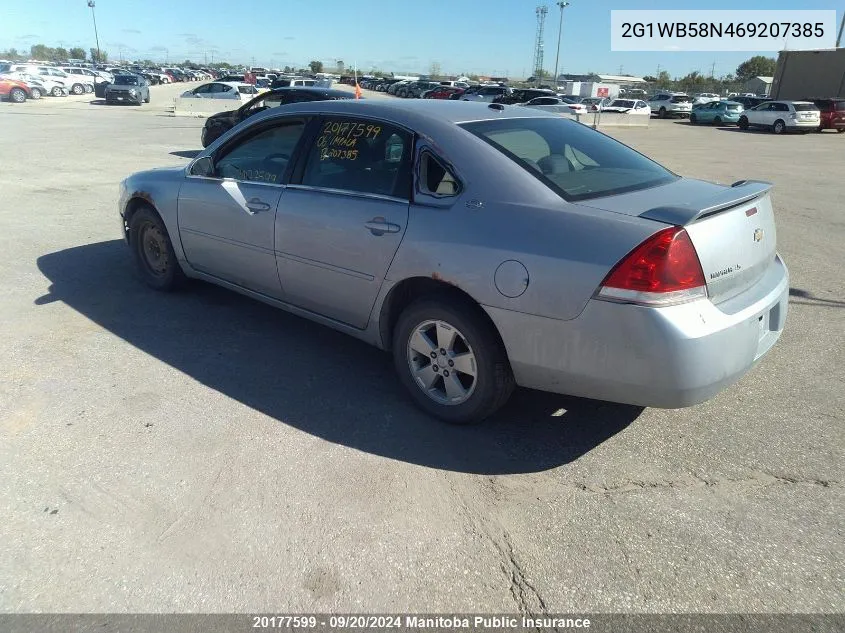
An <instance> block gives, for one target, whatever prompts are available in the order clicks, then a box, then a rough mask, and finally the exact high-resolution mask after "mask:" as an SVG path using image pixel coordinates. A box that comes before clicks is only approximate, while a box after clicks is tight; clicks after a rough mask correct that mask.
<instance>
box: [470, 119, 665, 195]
mask: <svg viewBox="0 0 845 633" xmlns="http://www.w3.org/2000/svg"><path fill="white" fill-rule="evenodd" d="M462 127H463V128H464V129H466V130H468V131H470V132H472V133H473V134H475V135H476V136H478V137H480V138H481V139H482V140H484V141H486V142H488V143H489V144H490V145H491V146H492V147H494V148H495V149H497V150H499V151H500V152H502V153H503V154H504V155H505V156H507V157H508V158H510V159H511V160H513V161H514V162H515V163H517V164H518V165H520V166H521V167H523V168H524V169H526V170H528V171H529V172H530V173H532V174H533V175H534V176H536V177H537V178H538V179H539V180H540V181H542V182H543V183H544V184H546V185H547V186H548V187H549V188H551V189H552V190H553V191H555V192H557V193H558V194H559V195H560V196H561V197H563V198H564V199H566V200H569V201H578V200H588V199H591V198H598V197H601V196H607V195H613V194H618V193H623V192H626V191H635V190H639V189H647V188H649V187H655V186H657V185H660V184H664V183H667V182H670V181H672V180H675V179H676V178H677V176H675V175H674V174H673V173H672V172H670V171H668V170H667V169H665V168H663V167H661V166H660V165H658V164H657V163H655V162H653V161H651V160H649V159H648V158H646V157H645V156H643V155H642V154H639V153H637V152H635V151H634V150H632V149H631V148H629V147H627V146H625V145H623V144H621V143H619V142H618V141H615V140H613V139H611V138H610V137H607V136H605V135H603V134H600V133H598V132H595V131H594V130H591V129H590V128H588V127H585V126H583V125H582V124H580V123H575V122H572V121H567V120H565V119H562V118H559V117H554V118H551V117H550V118H533V117H532V118H524V119H499V120H492V121H477V122H473V123H464V124H462Z"/></svg>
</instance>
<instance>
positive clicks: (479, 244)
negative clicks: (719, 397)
mask: <svg viewBox="0 0 845 633" xmlns="http://www.w3.org/2000/svg"><path fill="white" fill-rule="evenodd" d="M770 189H771V186H770V185H769V184H767V183H763V182H756V181H741V182H738V183H734V184H733V185H731V186H722V185H717V184H713V183H709V182H702V181H698V180H691V179H686V178H681V177H679V176H678V175H676V174H674V173H672V172H670V171H668V170H667V169H665V168H663V167H661V166H660V165H658V164H656V163H654V162H653V161H651V160H650V159H648V158H646V157H645V156H642V155H641V154H638V153H637V152H635V151H633V150H632V149H630V148H628V147H626V146H625V145H622V144H621V143H619V142H617V141H615V140H613V139H611V138H609V137H607V136H605V135H603V134H601V133H599V132H596V131H594V130H592V129H590V128H589V127H587V126H584V125H581V124H579V123H575V122H572V121H567V120H564V119H561V118H560V117H558V116H555V115H553V114H552V115H549V114H547V113H543V112H539V111H536V110H531V109H529V108H521V107H515V106H503V105H500V104H486V103H477V104H474V103H463V102H451V101H437V100H420V101H413V102H407V101H404V102H399V101H395V102H394V101H386V102H378V101H352V100H350V101H322V102H310V103H299V104H293V105H290V106H287V107H285V108H273V109H272V110H269V111H267V112H264V113H261V114H259V115H257V116H255V117H251V118H250V119H248V120H246V121H244V122H243V123H241V124H239V125H238V126H236V127H235V128H233V129H232V130H230V131H228V132H227V133H226V134H224V135H223V136H221V137H220V138H219V139H218V140H217V141H215V142H214V143H213V144H212V145H210V146H209V147H208V148H207V149H205V150H204V151H202V152H201V153H200V154H199V155H198V157H197V158H196V159H195V160H193V161H192V162H191V163H190V164H189V165H188V166H187V167H178V168H168V169H158V170H153V171H145V172H140V173H137V174H134V175H132V176H130V177H129V178H127V179H126V180H125V181H124V182H123V183H122V185H121V194H120V201H119V212H120V227H121V233H122V235H123V237H124V239H125V240H126V243H127V244H128V245H129V247H130V249H131V253H132V255H133V257H134V259H135V261H136V263H137V268H138V270H139V271H140V276H141V277H142V279H143V280H144V281H145V282H146V283H147V284H148V285H150V286H152V287H153V288H155V289H158V290H172V289H174V288H177V287H179V286H180V285H182V284H183V282H184V281H185V280H186V278H193V279H201V280H204V281H208V282H212V283H215V284H219V285H221V286H224V287H226V288H230V289H232V290H234V291H237V292H240V293H243V294H245V295H248V296H250V297H254V298H255V299H258V300H261V301H264V302H267V303H269V304H272V305H274V306H277V307H280V308H282V309H285V310H288V311H290V312H292V313H295V314H298V315H301V316H303V317H306V318H309V319H313V320H314V321H317V322H320V323H323V324H325V325H327V326H329V327H332V328H335V329H337V330H340V331H343V332H346V333H348V334H350V335H352V336H355V337H358V338H360V339H363V340H364V341H367V342H368V343H371V344H373V345H376V346H378V347H380V348H382V349H384V350H389V351H390V352H391V353H392V355H393V359H394V363H395V368H396V371H397V373H398V375H399V377H400V379H401V381H402V382H403V383H404V385H405V386H406V387H407V389H408V391H409V393H410V394H411V397H412V398H413V399H414V400H415V401H416V403H417V404H418V405H419V406H421V407H422V408H423V409H425V410H426V411H428V412H429V413H431V414H432V415H434V416H437V417H439V418H441V419H444V420H447V421H449V422H455V423H467V422H473V421H478V420H481V419H483V418H485V417H486V416H489V415H490V414H491V413H493V412H494V411H495V410H496V409H498V408H499V407H501V406H502V405H503V404H504V403H505V402H506V401H507V399H508V396H509V395H510V394H511V392H512V390H513V389H514V387H515V386H516V385H521V386H524V387H531V388H535V389H542V390H547V391H553V392H559V393H566V394H571V395H576V396H584V397H589V398H598V399H603V400H611V401H616V402H622V403H630V404H636V405H641V406H654V407H669V408H674V407H685V406H689V405H693V404H696V403H699V402H702V401H704V400H706V399H708V398H711V397H712V396H714V395H715V394H716V393H718V392H719V391H720V390H722V389H723V388H725V387H726V386H727V385H730V384H731V383H733V382H735V381H737V380H739V379H740V378H741V377H742V376H743V375H744V374H745V373H746V372H747V371H748V370H749V369H750V368H751V367H752V366H753V365H754V364H755V363H756V362H757V361H759V360H760V359H761V358H762V357H763V355H764V354H766V352H767V351H768V350H769V349H770V348H771V347H772V345H773V344H774V343H775V342H776V341H777V340H778V337H779V336H780V334H781V331H782V330H783V327H784V322H785V320H786V311H787V296H788V288H789V280H788V274H787V269H786V266H785V265H784V262H783V261H782V259H781V258H780V257H779V256H778V254H777V252H776V237H775V222H774V216H773V212H772V203H771V199H770V195H769V191H770ZM350 363H353V359H350ZM352 366H354V365H350V367H352Z"/></svg>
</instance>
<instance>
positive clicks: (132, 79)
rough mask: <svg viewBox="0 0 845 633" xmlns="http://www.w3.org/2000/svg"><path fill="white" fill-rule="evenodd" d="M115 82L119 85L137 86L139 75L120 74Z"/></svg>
mask: <svg viewBox="0 0 845 633" xmlns="http://www.w3.org/2000/svg"><path fill="white" fill-rule="evenodd" d="M114 83H115V84H116V85H118V86H137V85H138V77H136V76H135V75H119V76H117V77H115V78H114Z"/></svg>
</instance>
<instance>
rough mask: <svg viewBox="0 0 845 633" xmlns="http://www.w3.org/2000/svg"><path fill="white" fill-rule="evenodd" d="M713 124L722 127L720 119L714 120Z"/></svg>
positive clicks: (718, 117)
mask: <svg viewBox="0 0 845 633" xmlns="http://www.w3.org/2000/svg"><path fill="white" fill-rule="evenodd" d="M713 124H714V125H722V117H720V116H717V117H716V118H715V119H713Z"/></svg>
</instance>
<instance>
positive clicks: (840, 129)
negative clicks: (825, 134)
mask: <svg viewBox="0 0 845 633" xmlns="http://www.w3.org/2000/svg"><path fill="white" fill-rule="evenodd" d="M836 131H837V133H839V134H842V132H845V128H842V127H841V128H838V129H837V130H836Z"/></svg>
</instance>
